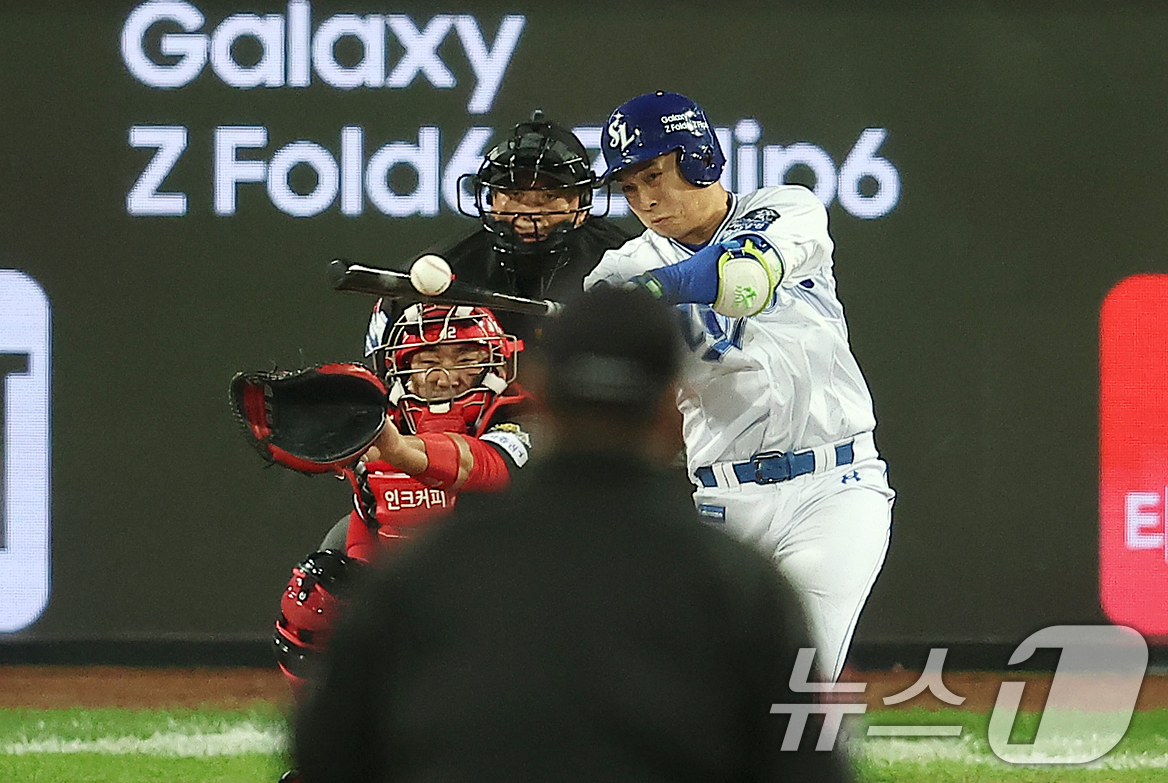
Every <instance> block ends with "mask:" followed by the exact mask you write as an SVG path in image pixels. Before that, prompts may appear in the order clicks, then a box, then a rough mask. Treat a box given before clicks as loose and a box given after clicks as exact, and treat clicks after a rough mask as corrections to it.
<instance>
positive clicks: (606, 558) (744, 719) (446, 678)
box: [294, 453, 849, 783]
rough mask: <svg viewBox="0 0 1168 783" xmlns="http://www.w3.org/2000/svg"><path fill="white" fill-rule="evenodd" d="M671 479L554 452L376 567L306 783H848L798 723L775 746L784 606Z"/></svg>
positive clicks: (783, 682)
mask: <svg viewBox="0 0 1168 783" xmlns="http://www.w3.org/2000/svg"><path fill="white" fill-rule="evenodd" d="M669 482H670V479H669V478H668V477H666V476H663V475H662V474H661V473H659V472H657V471H656V470H654V469H653V468H651V467H648V466H646V465H645V464H643V463H640V462H638V461H636V460H634V459H632V458H630V457H626V456H619V455H609V454H597V453H591V454H587V453H579V454H559V455H553V456H550V457H548V458H547V459H546V460H545V461H544V462H542V463H539V464H533V465H531V466H529V467H528V468H526V469H525V471H524V472H523V474H522V475H521V476H520V477H519V478H518V479H517V484H516V485H515V487H513V489H512V490H511V491H510V492H508V493H504V494H501V495H494V496H479V497H478V498H475V499H474V500H473V505H472V503H471V502H467V501H471V500H472V499H471V498H470V497H465V498H460V499H459V508H458V510H457V511H456V512H455V514H454V515H453V516H452V517H450V518H449V519H448V520H447V521H445V522H443V523H440V524H438V525H437V526H435V527H434V528H433V529H432V530H431V531H430V532H429V533H428V534H427V535H426V536H424V537H423V538H421V539H419V540H417V541H415V542H413V543H412V544H411V545H410V546H408V547H404V548H402V550H401V551H400V552H399V554H398V555H397V556H392V555H391V556H390V557H389V558H387V563H386V565H385V567H384V568H383V569H382V570H381V571H379V572H378V574H377V575H376V576H375V577H373V578H372V580H371V581H370V583H369V584H367V585H366V589H365V591H364V592H363V593H362V594H361V596H360V600H359V601H358V602H356V603H355V604H354V605H353V607H352V609H351V610H350V612H349V614H348V615H347V616H346V617H345V618H344V621H343V622H342V625H341V627H340V629H339V630H338V632H337V634H336V636H335V637H334V640H333V643H332V647H331V650H330V653H329V655H330V657H329V659H328V663H327V665H326V668H325V672H324V675H323V677H322V679H321V681H320V684H319V688H318V690H317V691H316V692H315V694H314V695H313V697H312V698H311V699H310V700H309V702H308V704H307V706H306V707H305V708H304V709H303V710H302V711H301V712H300V714H299V715H298V716H297V720H296V728H295V739H294V755H295V760H296V762H297V763H298V765H299V767H300V771H301V773H302V776H303V780H304V783H332V782H333V781H336V782H337V783H341V782H342V781H343V782H344V783H365V782H366V781H411V782H413V781H419V782H421V781H425V782H426V783H439V782H441V783H463V782H466V783H469V782H470V781H506V783H521V782H522V781H540V783H552V782H559V781H595V782H596V783H618V782H620V781H630V782H631V781H637V783H653V782H655V781H695V782H696V781H702V783H716V782H717V781H761V780H769V781H780V780H783V781H786V780H789V781H800V782H801V783H802V782H803V781H837V780H846V779H849V773H848V772H847V771H846V768H845V764H846V762H843V761H842V760H841V758H840V757H838V756H835V755H833V754H830V753H826V752H822V753H821V752H816V751H814V750H811V748H813V747H814V742H815V739H816V737H815V736H810V735H811V729H808V735H809V736H805V737H804V740H803V742H802V744H801V750H800V751H799V752H797V753H796V752H780V750H779V747H780V745H781V744H782V739H783V733H784V732H785V730H786V727H787V722H788V718H787V717H786V716H778V715H771V714H770V706H771V704H773V703H792V702H806V701H808V700H809V698H810V694H806V693H800V694H794V693H791V692H790V690H789V685H788V682H789V679H790V676H791V670H792V665H793V663H794V660H795V656H796V652H797V650H798V648H799V647H804V646H810V643H809V642H808V641H807V636H806V633H807V632H806V630H805V628H804V626H803V624H802V617H801V614H800V612H799V610H798V608H797V606H796V603H797V601H796V599H795V598H794V597H793V594H791V593H790V592H789V588H788V587H787V586H786V583H785V582H782V581H781V580H780V578H779V577H778V576H777V575H776V573H775V572H774V570H773V568H772V567H771V566H770V564H769V563H768V562H767V560H766V559H765V558H764V557H763V556H761V555H760V554H758V553H756V552H755V551H754V550H753V549H751V548H749V547H748V546H746V545H744V544H741V543H739V542H736V541H733V540H732V539H731V538H730V537H728V536H726V535H725V534H723V533H721V532H720V531H718V530H715V529H713V528H710V527H706V526H704V524H703V523H701V522H699V521H698V518H697V516H696V514H695V513H694V510H693V508H692V506H691V505H690V504H689V501H688V499H687V498H686V497H685V496H684V495H683V494H681V495H679V493H677V492H676V490H675V488H674V487H673V486H672V485H671V484H670V483H669Z"/></svg>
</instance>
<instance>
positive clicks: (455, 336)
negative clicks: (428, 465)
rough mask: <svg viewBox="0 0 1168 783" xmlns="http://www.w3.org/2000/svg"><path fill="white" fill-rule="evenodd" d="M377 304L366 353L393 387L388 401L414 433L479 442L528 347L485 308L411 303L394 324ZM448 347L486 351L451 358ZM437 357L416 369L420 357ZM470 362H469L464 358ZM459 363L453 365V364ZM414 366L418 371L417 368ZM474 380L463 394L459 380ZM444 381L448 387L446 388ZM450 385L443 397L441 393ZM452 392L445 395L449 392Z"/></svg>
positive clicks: (464, 389) (465, 387)
mask: <svg viewBox="0 0 1168 783" xmlns="http://www.w3.org/2000/svg"><path fill="white" fill-rule="evenodd" d="M381 308H382V303H381V302H378V303H377V305H376V306H375V307H374V310H373V317H372V318H371V319H370V322H369V334H368V335H367V336H366V343H365V352H366V355H367V356H368V355H372V356H373V357H374V360H375V363H376V365H377V369H378V372H379V373H380V374H381V375H382V377H384V378H385V381H386V386H388V387H389V402H390V405H392V406H394V407H395V409H396V410H397V412H398V414H399V417H400V418H401V419H402V420H404V423H405V424H406V426H407V427H408V428H409V429H410V430H411V431H412V432H414V433H415V434H418V433H423V432H465V433H470V434H472V435H477V434H478V432H479V430H480V428H481V427H482V426H483V425H485V424H486V423H487V422H486V418H487V416H486V414H487V413H488V411H490V410H491V408H492V407H493V406H492V404H491V403H492V402H493V401H494V400H495V398H496V397H498V396H499V395H500V394H502V393H503V391H504V390H505V389H506V388H507V387H508V385H510V384H511V382H512V381H514V380H515V376H516V372H517V359H518V353H519V351H521V350H523V342H522V341H521V340H519V339H518V338H516V337H513V336H512V335H509V334H505V333H504V332H503V327H501V326H500V325H499V322H498V320H496V318H495V315H494V313H492V312H491V311H490V310H487V309H485V308H482V307H469V306H465V305H459V306H454V307H451V306H446V305H434V304H414V305H410V306H409V307H407V308H405V310H403V311H402V314H401V316H399V317H398V319H397V320H396V321H394V322H393V323H392V324H390V323H389V318H388V316H387V315H386V314H385V313H384V312H383V311H382V309H381ZM444 347H448V348H455V349H457V348H459V347H469V348H479V349H481V351H476V352H473V355H472V352H460V353H456V352H454V351H449V350H447V351H446V355H445V356H444V357H443V358H442V359H441V360H439V359H438V358H437V354H438V353H439V352H440V351H442V349H443V348H444ZM427 349H431V350H432V351H433V353H432V354H430V355H428V356H426V357H424V358H425V359H426V361H424V362H414V358H415V357H416V356H418V354H420V353H421V352H422V351H424V350H427ZM468 355H471V356H472V358H471V359H470V360H469V361H467V359H466V358H463V357H466V356H468ZM454 356H457V357H458V358H456V359H454V360H453V361H451V357H454ZM415 365H417V366H415ZM467 372H472V373H473V374H474V377H473V379H472V380H471V381H470V382H469V383H467V384H465V385H464V387H463V388H459V386H458V384H455V383H453V382H449V381H452V380H453V374H454V373H460V374H461V373H467ZM443 377H445V379H446V380H447V381H448V382H447V383H445V384H443V383H441V380H442V379H443ZM443 386H445V387H446V388H445V390H444V389H442V388H441V387H443ZM447 390H448V391H447Z"/></svg>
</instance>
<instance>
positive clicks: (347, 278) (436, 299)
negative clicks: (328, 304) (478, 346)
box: [329, 258, 564, 315]
mask: <svg viewBox="0 0 1168 783" xmlns="http://www.w3.org/2000/svg"><path fill="white" fill-rule="evenodd" d="M329 278H330V280H331V281H332V285H333V290H334V291H355V292H357V293H362V294H374V295H376V296H384V297H388V298H390V299H400V300H403V301H408V302H427V303H429V304H439V305H471V306H473V307H489V308H491V309H493V310H507V311H509V312H513V313H524V314H526V315H557V314H558V313H559V312H560V310H562V309H563V307H564V306H563V305H562V304H560V303H559V302H553V301H551V300H550V299H528V298H526V297H522V296H511V295H510V294H501V293H499V292H498V291H490V290H487V289H486V288H480V287H478V286H475V285H469V284H467V283H463V282H460V281H459V280H458V279H457V278H456V279H454V280H452V281H451V282H450V287H449V288H447V289H446V290H445V291H443V292H442V293H441V294H438V295H437V296H426V295H425V294H420V293H418V291H417V290H416V289H415V288H414V285H413V283H411V282H410V276H409V275H408V274H406V273H405V272H395V271H394V270H392V269H377V268H376V267H371V266H364V265H362V264H352V263H349V262H348V261H343V260H341V259H339V258H338V259H336V260H334V261H331V262H330V263H329Z"/></svg>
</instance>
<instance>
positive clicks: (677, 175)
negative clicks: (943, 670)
mask: <svg viewBox="0 0 1168 783" xmlns="http://www.w3.org/2000/svg"><path fill="white" fill-rule="evenodd" d="M604 156H605V161H606V163H607V171H606V172H605V179H606V180H608V181H611V182H614V183H616V184H617V185H618V186H619V188H620V190H621V192H622V193H623V194H624V195H625V197H626V198H627V199H628V202H629V206H630V207H631V209H632V211H633V213H634V214H636V216H637V217H638V218H639V219H640V221H641V222H642V223H643V224H644V225H645V227H646V229H647V230H646V231H645V232H644V233H643V234H642V235H641V236H639V237H637V238H635V239H632V240H630V241H629V242H627V243H626V244H625V245H624V246H623V247H621V248H619V249H616V250H610V251H608V252H607V253H605V254H604V256H603V257H602V258H601V261H600V263H599V265H598V266H597V267H596V268H595V269H594V270H593V271H592V272H591V273H590V274H589V275H588V276H587V278H586V279H585V283H584V285H585V288H590V287H592V286H595V285H599V284H603V283H607V284H610V285H630V284H631V285H640V286H644V287H645V288H647V289H648V290H649V291H651V292H652V293H653V294H654V295H656V296H658V297H660V298H663V299H665V300H666V301H669V302H671V303H675V304H677V305H678V306H679V310H680V311H681V314H682V319H681V320H682V323H683V330H684V334H685V338H686V341H687V343H688V344H689V347H690V348H691V352H690V354H689V357H688V360H687V362H686V365H685V368H684V371H683V381H682V384H681V386H680V388H679V391H678V407H679V408H680V410H681V412H682V415H683V417H684V436H685V445H686V461H687V467H688V471H689V474H690V478H691V480H692V481H693V482H694V485H695V486H696V492H695V495H694V498H695V502H696V505H697V508H698V511H699V512H700V514H701V515H702V517H703V518H704V519H705V520H707V521H708V522H711V523H713V524H716V525H719V526H724V528H725V529H726V531H727V532H729V533H731V534H732V535H734V536H736V537H738V538H740V539H743V540H746V541H750V542H752V543H754V544H756V545H757V546H758V547H760V548H761V549H762V550H763V551H764V552H765V553H766V554H767V555H769V556H770V557H771V558H772V559H773V562H774V563H775V564H776V565H777V566H778V567H779V568H780V569H781V570H782V571H783V572H784V573H785V574H786V575H787V576H788V578H790V579H791V580H792V581H793V582H794V584H795V585H796V586H797V587H798V588H799V589H800V591H801V593H802V595H803V597H804V600H805V602H806V607H807V612H808V615H809V618H810V620H811V624H812V631H813V636H814V638H815V640H816V649H817V652H816V662H817V665H818V668H819V669H820V671H821V672H822V674H823V675H824V676H826V677H829V678H830V679H832V680H835V679H837V678H838V677H839V674H840V672H841V670H842V668H843V665H844V660H845V658H846V656H847V651H848V647H849V645H850V643H851V639H852V635H853V632H854V630H855V627H856V622H857V620H858V618H859V615H860V611H861V609H862V608H863V606H864V603H865V601H866V600H867V597H868V594H869V592H870V590H871V588H872V585H873V583H874V582H875V580H876V576H877V574H878V573H879V572H880V568H881V566H882V565H883V563H884V558H885V554H886V552H887V549H888V539H889V532H890V528H891V522H892V503H893V498H894V497H895V493H894V492H893V491H892V490H891V489H890V488H889V486H888V482H887V475H886V474H887V468H886V466H885V464H884V462H883V461H882V460H881V459H880V456H879V454H878V452H877V450H876V444H875V441H874V439H873V430H874V428H875V426H876V418H875V416H874V414H873V409H872V398H871V395H870V393H869V391H868V386H867V383H866V382H865V381H864V377H863V375H862V374H861V372H860V368H859V366H858V365H857V363H856V359H855V357H854V356H853V355H852V351H851V348H850V346H849V343H848V328H847V323H846V321H845V320H844V311H843V306H842V305H841V304H840V301H839V298H838V297H837V295H836V283H835V279H834V277H833V275H832V248H833V243H832V239H831V237H830V235H829V234H828V230H827V212H826V210H825V209H824V206H823V204H822V203H820V201H819V200H818V199H817V198H816V197H815V195H814V194H812V192H811V191H810V190H808V189H806V188H804V187H801V186H794V185H790V186H779V187H767V188H762V189H760V190H757V191H755V192H753V193H750V194H747V195H743V196H738V195H734V194H732V193H729V192H727V191H726V190H725V189H724V188H723V187H722V185H721V184H720V183H719V181H718V180H719V177H720V175H721V173H722V168H723V166H724V165H725V158H724V156H723V153H722V150H721V149H720V147H719V145H718V140H717V138H716V136H715V135H714V131H713V128H711V127H710V124H709V121H708V120H707V118H706V115H705V112H704V111H703V110H702V108H701V107H700V106H698V105H697V104H696V103H694V102H693V101H692V100H690V99H689V98H686V97H684V96H682V95H677V94H675V93H665V92H657V93H649V94H646V95H641V96H639V97H637V98H633V99H632V100H630V101H628V102H626V103H624V104H622V105H621V106H620V107H618V108H617V109H616V110H615V111H614V112H613V113H612V115H611V116H610V118H609V121H608V124H607V126H606V135H605V138H604Z"/></svg>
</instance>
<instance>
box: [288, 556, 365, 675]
mask: <svg viewBox="0 0 1168 783" xmlns="http://www.w3.org/2000/svg"><path fill="white" fill-rule="evenodd" d="M361 566H362V563H361V562H360V561H358V560H354V559H353V558H349V557H346V556H345V555H343V554H341V553H340V552H337V551H335V550H331V549H327V550H324V551H322V552H314V553H312V554H311V555H309V556H308V557H306V558H304V560H302V561H300V563H298V564H297V565H296V566H295V567H294V568H293V569H292V578H291V579H290V580H289V581H288V587H287V588H286V589H285V590H284V595H283V597H282V598H281V599H280V616H279V617H278V618H277V619H276V633H275V635H274V636H273V637H272V642H273V643H274V644H275V647H276V661H277V663H279V665H280V671H282V672H283V673H284V676H285V678H287V680H288V683H289V685H291V686H292V695H293V696H294V697H296V698H299V696H300V693H301V689H302V688H303V687H304V685H305V684H306V683H307V682H308V680H309V679H310V678H311V677H312V674H313V668H314V666H315V659H316V658H317V657H318V656H319V655H320V654H321V653H322V652H324V650H325V648H326V646H327V645H328V639H329V636H330V635H331V634H332V631H333V628H334V627H335V626H336V621H337V617H338V615H339V614H340V612H341V610H342V609H343V608H344V605H345V596H346V595H347V593H348V589H349V588H351V587H352V585H353V583H354V581H355V576H356V574H357V572H358V570H359V569H360V568H361Z"/></svg>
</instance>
